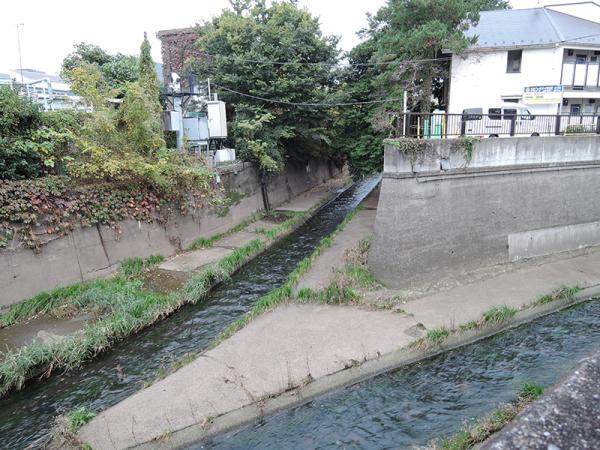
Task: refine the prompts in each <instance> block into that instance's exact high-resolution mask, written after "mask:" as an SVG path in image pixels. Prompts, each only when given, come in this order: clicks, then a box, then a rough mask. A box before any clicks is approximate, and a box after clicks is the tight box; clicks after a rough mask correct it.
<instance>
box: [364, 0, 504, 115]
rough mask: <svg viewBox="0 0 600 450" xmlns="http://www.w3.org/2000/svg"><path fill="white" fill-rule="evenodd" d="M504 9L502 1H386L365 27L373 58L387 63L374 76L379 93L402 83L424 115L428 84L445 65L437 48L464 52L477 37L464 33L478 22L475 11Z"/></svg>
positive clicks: (428, 98) (427, 107)
mask: <svg viewBox="0 0 600 450" xmlns="http://www.w3.org/2000/svg"><path fill="white" fill-rule="evenodd" d="M507 6H508V3H507V2H506V1H505V0H388V3H387V5H386V6H384V7H383V8H381V9H380V10H379V12H378V13H377V14H376V16H375V17H374V18H373V19H372V21H371V24H370V34H371V37H373V38H375V39H376V40H377V42H378V49H377V52H376V55H375V57H376V59H377V60H379V61H385V62H388V63H389V65H388V66H387V67H385V68H384V70H383V71H382V72H381V73H380V75H379V77H378V79H379V81H380V86H381V89H386V87H388V86H390V85H391V84H393V83H395V84H396V85H403V87H405V88H408V90H409V92H410V93H411V94H412V95H413V97H416V98H415V101H414V102H413V103H414V104H415V105H418V108H419V110H420V111H421V112H430V111H431V108H432V102H431V96H432V93H433V85H434V80H435V79H436V78H440V77H443V76H444V75H445V71H446V70H447V66H448V65H447V63H445V62H441V60H440V57H441V56H442V55H441V52H442V50H446V49H447V50H451V51H453V52H455V53H460V52H461V51H463V50H465V49H466V48H467V47H468V46H469V45H470V44H472V43H474V42H475V41H476V39H477V38H476V37H471V38H469V37H467V36H465V33H464V32H465V31H466V30H467V29H468V28H469V27H470V26H471V25H474V24H476V23H477V22H478V21H479V12H480V11H481V10H483V9H498V8H506V7H507Z"/></svg>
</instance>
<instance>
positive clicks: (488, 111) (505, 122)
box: [459, 102, 553, 137]
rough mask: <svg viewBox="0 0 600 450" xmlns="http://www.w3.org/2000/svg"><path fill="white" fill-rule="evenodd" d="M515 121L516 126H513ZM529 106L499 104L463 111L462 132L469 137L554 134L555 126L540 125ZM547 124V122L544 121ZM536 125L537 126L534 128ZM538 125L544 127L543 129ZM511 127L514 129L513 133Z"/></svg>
mask: <svg viewBox="0 0 600 450" xmlns="http://www.w3.org/2000/svg"><path fill="white" fill-rule="evenodd" d="M513 121H514V124H513ZM538 122H540V121H538V120H536V116H534V115H533V114H531V112H530V111H529V109H527V106H525V105H522V104H520V103H508V102H505V103H498V104H496V105H493V106H490V107H487V108H466V109H463V112H462V118H461V121H460V128H461V130H460V132H459V134H464V135H467V136H478V137H505V136H511V135H515V136H519V135H520V136H523V135H528V136H539V135H540V134H551V133H553V124H552V123H550V122H548V124H547V126H546V124H545V123H543V124H542V123H538ZM544 122H545V121H544ZM534 123H535V126H534ZM538 125H542V126H541V128H540V127H539V126H538ZM511 126H512V127H513V129H512V133H511Z"/></svg>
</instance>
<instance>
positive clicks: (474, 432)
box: [430, 382, 543, 450]
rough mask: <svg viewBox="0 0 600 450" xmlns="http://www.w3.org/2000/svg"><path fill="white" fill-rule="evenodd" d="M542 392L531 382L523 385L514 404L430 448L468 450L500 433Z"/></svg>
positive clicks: (498, 410) (497, 410)
mask: <svg viewBox="0 0 600 450" xmlns="http://www.w3.org/2000/svg"><path fill="white" fill-rule="evenodd" d="M542 392H543V388H542V387H541V386H540V385H538V384H536V383H531V382H527V383H524V384H523V386H522V387H521V389H520V390H519V392H518V394H517V398H516V400H515V401H514V402H512V403H509V404H507V405H503V406H501V407H500V408H498V409H496V410H495V411H493V412H492V413H491V414H489V415H488V416H486V417H485V418H483V419H481V420H479V421H477V422H476V423H474V424H471V425H467V426H465V428H464V429H463V430H461V431H460V432H458V433H456V434H455V435H454V436H452V437H450V438H446V439H442V440H441V441H439V442H435V443H433V444H432V445H431V447H430V448H432V449H434V450H469V449H471V448H473V447H474V446H476V445H477V444H479V443H481V442H484V441H485V440H486V439H488V438H489V437H490V436H491V435H492V434H494V433H496V432H497V431H500V430H501V429H502V428H503V427H504V426H505V425H506V424H507V423H508V422H510V421H511V420H513V419H514V418H515V417H516V416H517V414H519V413H520V412H521V411H522V410H523V409H524V408H525V406H527V405H528V404H529V403H531V402H533V401H535V400H536V399H537V398H539V397H540V395H541V394H542Z"/></svg>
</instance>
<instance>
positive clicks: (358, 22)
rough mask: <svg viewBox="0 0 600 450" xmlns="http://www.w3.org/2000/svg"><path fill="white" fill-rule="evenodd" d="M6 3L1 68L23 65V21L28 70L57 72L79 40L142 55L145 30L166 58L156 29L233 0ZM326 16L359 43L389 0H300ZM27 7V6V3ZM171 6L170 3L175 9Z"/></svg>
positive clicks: (327, 26) (203, 15) (1, 12)
mask: <svg viewBox="0 0 600 450" xmlns="http://www.w3.org/2000/svg"><path fill="white" fill-rule="evenodd" d="M2 3H3V4H2V6H1V7H0V72H1V71H2V69H13V70H14V69H17V68H18V67H19V56H18V50H17V24H19V23H23V24H24V26H23V28H22V31H21V54H22V60H23V68H32V69H38V70H43V71H46V72H49V73H56V72H58V71H59V70H60V65H61V63H62V60H63V58H64V57H65V56H66V55H67V54H68V53H70V52H71V51H72V49H73V44H75V43H79V42H82V41H83V42H86V43H89V44H96V45H99V46H100V47H102V48H103V49H105V50H107V51H108V52H109V53H116V52H121V53H125V54H137V53H138V52H139V46H140V44H141V42H142V39H143V35H144V31H147V32H148V37H149V38H150V39H151V41H150V43H151V44H152V54H153V57H154V59H155V61H157V62H160V61H161V57H160V42H159V41H158V40H157V39H156V37H155V35H156V32H157V31H159V30H166V29H170V28H182V27H189V26H192V25H194V24H195V23H197V22H200V21H202V20H203V19H210V18H211V17H213V16H215V15H218V14H219V13H220V11H221V10H222V9H224V8H226V7H228V6H229V2H228V1H227V0H175V1H171V2H169V1H164V0H163V1H158V0H146V1H141V0H92V1H90V0H88V1H81V0H79V1H76V0H51V1H48V0H29V1H27V2H25V3H23V2H16V1H8V0H2ZM299 3H300V5H301V6H305V7H307V8H308V9H309V11H311V12H312V13H313V14H314V15H316V16H318V17H320V20H321V24H322V29H323V31H324V32H325V34H327V35H332V34H334V35H338V36H341V37H342V40H341V42H340V46H341V47H342V48H343V49H344V50H349V49H351V48H352V47H353V46H354V45H356V44H357V43H358V42H359V38H358V37H357V36H356V32H357V31H358V30H360V29H361V28H364V27H365V26H366V24H367V21H366V13H367V12H371V13H374V12H376V11H377V10H378V9H379V7H380V6H382V5H383V4H384V3H385V0H300V2H299ZM25 5H26V6H25ZM165 5H170V7H169V8H167V7H165Z"/></svg>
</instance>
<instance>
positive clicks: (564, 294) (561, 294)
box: [528, 286, 581, 306]
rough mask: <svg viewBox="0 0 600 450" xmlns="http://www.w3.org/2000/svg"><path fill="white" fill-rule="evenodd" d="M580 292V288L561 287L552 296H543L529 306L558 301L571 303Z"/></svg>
mask: <svg viewBox="0 0 600 450" xmlns="http://www.w3.org/2000/svg"><path fill="white" fill-rule="evenodd" d="M579 291H581V288H580V287H579V286H561V287H559V288H558V289H555V290H554V291H552V292H551V293H550V294H546V295H542V296H541V297H539V298H538V299H536V300H534V301H533V302H532V303H531V304H530V305H528V306H538V305H545V304H546V303H551V302H555V301H557V300H569V301H570V300H572V299H573V297H575V295H576V294H577V293H578V292H579Z"/></svg>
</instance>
